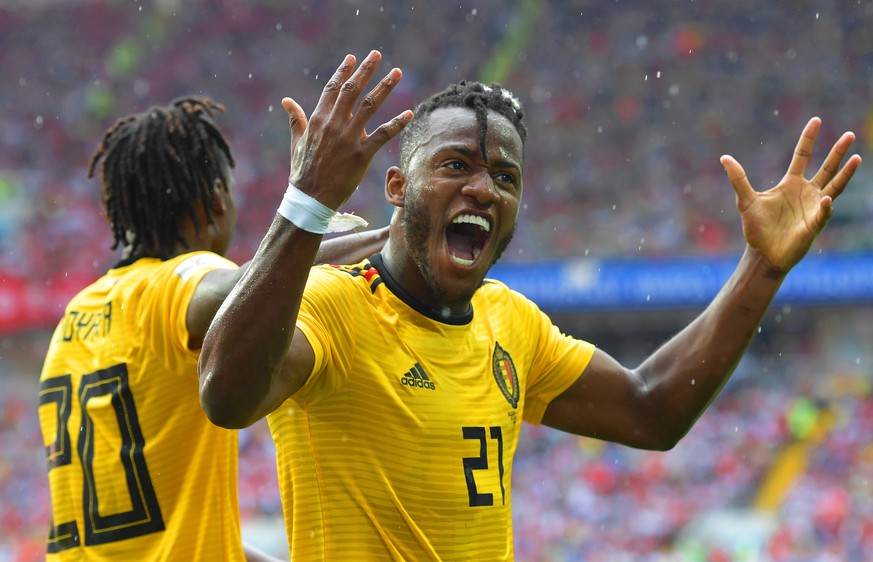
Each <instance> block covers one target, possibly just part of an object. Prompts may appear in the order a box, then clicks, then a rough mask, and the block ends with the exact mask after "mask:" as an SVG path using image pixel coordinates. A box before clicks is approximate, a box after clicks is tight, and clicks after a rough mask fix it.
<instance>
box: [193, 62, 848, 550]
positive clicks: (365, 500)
mask: <svg viewBox="0 0 873 562" xmlns="http://www.w3.org/2000/svg"><path fill="white" fill-rule="evenodd" d="M380 58H381V56H380V54H379V53H378V52H376V51H374V52H372V53H371V54H370V55H369V56H368V57H367V58H366V59H365V60H364V62H363V63H362V64H361V65H360V67H358V68H357V70H355V62H356V61H355V58H354V57H353V56H351V55H348V56H347V57H346V59H345V60H344V61H343V63H342V64H341V66H340V67H339V69H338V70H337V72H336V73H335V74H334V76H333V77H332V78H331V79H330V80H329V82H328V84H327V85H326V87H325V88H324V91H323V92H322V95H321V98H320V100H319V102H318V105H317V106H316V108H315V111H314V112H313V113H312V115H311V117H310V118H309V119H308V121H307V118H306V116H305V114H304V112H303V110H302V109H301V108H300V106H299V105H297V103H296V102H294V101H293V100H291V99H289V98H286V99H284V100H283V102H282V103H283V106H284V107H285V109H286V111H287V112H288V114H289V119H290V130H291V135H292V143H291V144H292V164H291V174H290V182H291V184H293V186H292V187H289V188H288V191H287V192H286V194H285V198H284V199H283V202H282V204H281V206H280V207H279V213H278V215H277V217H276V218H275V220H274V222H273V224H272V226H271V227H270V229H269V231H268V232H267V234H266V236H265V238H264V240H263V242H262V244H261V247H260V248H259V250H258V252H257V254H256V255H255V258H254V259H253V261H252V264H251V267H250V268H249V270H248V271H247V272H246V274H245V275H244V276H243V278H242V279H241V281H240V283H239V284H238V285H237V287H236V288H235V289H234V290H233V291H232V292H231V295H230V296H229V297H228V299H227V300H226V301H225V302H224V304H223V305H222V307H221V309H220V310H219V312H218V314H217V315H216V318H215V321H214V322H213V324H212V326H211V327H210V329H209V331H208V333H207V336H206V339H205V341H204V346H203V352H202V354H201V358H200V395H201V404H202V405H203V406H204V409H205V411H206V413H207V415H208V416H209V418H210V419H211V420H213V421H214V422H216V423H217V424H219V425H222V426H225V427H245V426H247V425H249V424H251V423H253V422H255V421H256V420H258V419H259V418H261V417H262V416H265V415H267V417H268V420H269V423H270V427H271V431H272V434H273V438H274V440H275V442H276V448H277V455H278V468H279V481H280V487H281V490H282V499H283V508H284V510H285V519H286V524H287V526H288V536H289V543H290V548H291V555H292V559H295V560H322V559H325V560H350V559H354V560H371V559H395V560H438V559H445V560H454V559H469V560H507V559H512V557H513V539H512V515H511V503H512V502H511V498H512V494H511V489H510V481H511V474H512V463H513V455H514V452H515V450H516V443H517V440H518V437H519V432H520V428H521V422H522V420H524V421H528V422H530V423H534V424H539V423H544V424H546V425H548V426H551V427H554V428H558V429H561V430H564V431H568V432H572V433H575V434H579V435H586V436H591V437H596V438H600V439H605V440H610V441H615V442H618V443H623V444H625V445H629V446H632V447H638V448H645V449H657V450H666V449H670V448H671V447H673V446H674V445H675V444H676V443H677V441H678V440H679V439H681V438H682V436H683V435H685V433H686V432H687V431H688V430H689V429H690V427H691V426H692V425H693V423H694V421H695V420H696V419H697V417H698V416H699V415H700V414H701V413H702V412H703V411H704V409H705V408H706V407H707V405H708V404H709V403H710V402H711V401H712V400H713V398H714V397H715V395H716V394H717V393H718V391H719V389H720V388H721V387H722V385H723V384H724V383H725V381H726V380H727V378H728V376H729V375H730V373H731V372H732V370H733V369H734V367H735V365H736V364H737V362H738V361H739V360H740V357H741V356H742V354H743V352H744V350H745V349H746V347H747V346H748V344H749V342H750V340H751V339H752V337H753V334H754V333H755V330H756V328H757V326H758V324H759V322H760V321H761V318H762V316H763V315H764V313H765V311H766V310H767V308H768V306H769V303H770V302H771V300H772V298H773V296H774V295H775V294H776V291H777V289H778V288H779V286H780V284H781V283H782V281H783V279H784V278H785V276H786V274H787V273H788V271H789V270H790V269H791V268H792V266H794V265H795V264H796V263H797V262H798V261H799V260H800V259H801V258H802V257H803V256H804V254H805V253H806V252H807V251H808V249H809V247H810V245H811V244H812V242H813V240H814V239H815V237H816V235H817V234H818V233H819V232H820V231H821V229H822V228H823V227H824V226H825V223H826V222H827V220H828V218H829V217H830V215H831V205H832V200H833V199H834V198H836V197H837V196H838V195H839V194H840V193H841V192H842V191H843V189H844V188H845V187H846V185H847V183H848V182H849V180H850V178H851V177H852V175H853V173H854V171H855V170H856V168H857V167H858V165H859V163H860V157H859V156H857V155H855V156H851V157H850V158H849V159H848V160H847V161H846V164H845V165H844V166H843V167H842V168H840V163H841V161H842V160H843V157H844V156H845V154H846V151H847V150H848V149H849V147H850V146H851V144H852V142H853V139H854V135H853V134H852V133H846V134H844V135H843V136H842V137H841V138H840V139H839V140H838V141H837V142H836V143H835V145H834V147H833V148H832V149H831V151H830V153H829V154H828V156H827V158H826V159H825V161H824V164H823V165H822V167H821V168H820V169H819V170H818V172H816V173H815V175H814V176H813V177H812V179H806V178H805V177H804V175H803V174H804V172H805V170H806V168H807V164H808V161H809V157H810V152H811V149H812V146H813V143H814V140H815V137H816V135H817V133H818V131H819V127H820V121H819V120H818V119H817V118H814V119H811V120H810V121H809V123H808V124H807V125H806V127H805V128H804V130H803V134H802V136H801V138H800V141H799V142H798V144H797V148H796V150H795V153H794V156H793V158H792V160H791V163H790V165H789V168H788V173H787V174H786V175H785V176H784V177H783V178H782V180H781V181H780V182H779V183H778V184H777V185H776V186H775V187H773V188H772V189H770V190H768V191H766V192H763V193H759V192H757V191H755V190H754V189H753V188H752V186H751V185H750V184H749V181H748V180H747V178H746V176H745V174H744V172H743V169H742V167H741V166H740V164H739V163H738V162H737V161H736V160H734V159H733V158H732V157H730V156H723V157H722V160H721V162H722V164H723V165H724V167H725V169H726V171H727V175H728V177H729V179H730V182H731V184H732V185H733V188H734V191H735V193H736V199H737V206H738V209H739V211H740V215H741V217H742V222H743V231H744V233H745V237H746V240H747V242H748V244H747V248H746V250H745V253H744V255H743V256H742V258H741V259H740V262H739V264H738V266H737V268H736V270H735V272H734V273H733V275H732V276H731V278H730V279H729V280H728V281H727V283H726V285H725V286H724V287H723V288H722V290H721V291H720V293H719V294H718V296H717V297H716V298H715V299H714V301H713V302H712V303H711V304H710V305H709V306H708V307H707V308H706V309H705V310H704V311H703V312H702V313H701V314H700V316H698V317H697V318H696V319H695V320H694V321H693V322H692V323H691V324H690V325H689V326H688V327H687V328H685V329H684V330H682V331H681V332H680V333H678V334H677V335H676V336H674V337H673V338H672V339H670V340H669V341H668V342H666V343H665V344H664V345H662V346H661V347H660V348H659V349H658V350H656V351H655V352H654V353H653V354H652V355H651V356H650V357H648V358H647V359H646V360H645V361H643V362H642V364H640V365H639V366H637V367H635V368H631V367H626V366H623V365H621V364H619V363H618V362H617V361H616V360H615V359H613V358H612V357H611V356H609V355H608V354H607V353H606V352H604V351H602V350H599V349H595V348H594V347H593V346H592V345H591V344H589V343H586V342H584V341H579V340H575V339H573V338H570V337H568V336H565V335H562V334H561V333H560V331H559V330H558V328H557V327H555V326H554V325H553V324H552V322H551V321H550V320H549V319H548V318H547V317H546V316H545V315H544V314H543V313H542V312H540V311H539V310H538V309H537V307H536V306H535V305H534V304H533V303H532V302H530V301H529V300H527V299H526V298H525V297H523V296H522V295H520V294H518V293H516V292H514V291H511V290H510V289H508V288H507V287H506V286H504V285H502V284H501V283H499V282H497V281H493V280H488V279H486V273H487V271H488V269H489V268H490V267H491V265H492V264H493V263H494V262H495V261H496V260H497V259H498V257H499V256H500V254H501V252H502V251H503V249H504V248H505V247H506V245H507V244H508V243H509V240H510V238H511V237H512V234H513V230H514V228H515V225H516V219H517V214H518V209H519V201H520V198H521V196H522V171H523V168H524V143H525V139H526V136H527V132H526V129H525V126H524V124H523V122H522V107H521V104H520V103H519V102H518V100H517V99H516V98H515V97H514V96H513V95H512V94H511V93H509V92H508V91H507V90H505V89H503V88H502V87H500V86H499V85H491V86H486V85H483V84H479V83H461V84H458V85H455V86H451V87H449V88H448V89H446V90H445V91H443V92H440V93H438V94H436V95H434V96H432V97H431V98H429V99H428V100H426V101H425V102H423V103H422V104H420V105H419V106H418V107H417V108H416V110H415V113H414V116H413V113H412V112H409V111H406V112H403V113H401V114H400V115H398V116H397V117H395V118H393V119H392V120H390V121H388V122H386V123H384V124H382V125H381V126H380V127H378V128H376V129H375V130H374V131H373V132H372V133H369V134H368V133H367V132H366V131H365V127H366V125H367V123H368V122H369V120H370V119H371V118H372V116H373V114H374V112H375V110H376V109H377V108H378V107H379V106H380V105H381V104H382V102H383V101H384V100H385V98H386V97H387V96H388V94H389V93H390V92H391V90H392V88H393V87H394V85H396V83H397V81H398V80H399V79H400V78H401V72H400V70H399V69H392V70H391V71H390V72H389V73H388V74H387V75H386V76H385V78H383V79H382V81H381V82H380V83H379V84H378V85H377V86H376V87H375V88H374V89H373V90H372V91H371V92H369V94H367V95H365V96H364V97H363V98H361V100H360V102H358V99H359V96H360V95H361V92H362V89H363V87H364V86H365V84H366V83H367V82H368V81H369V79H370V78H371V77H372V75H373V73H374V72H375V68H376V66H377V65H378V63H379V61H380ZM404 127H405V130H404V131H403V134H402V137H401V144H400V163H399V166H398V167H391V168H390V169H389V170H388V171H387V174H386V180H385V193H386V197H387V200H388V201H389V203H391V204H392V205H394V206H395V212H394V216H393V218H392V221H391V225H390V234H389V238H388V242H387V243H386V244H385V247H384V249H383V250H382V251H381V252H380V253H377V254H375V255H373V256H372V257H370V258H369V259H367V260H364V261H363V262H362V263H360V264H358V265H355V266H353V267H338V268H330V267H315V268H312V270H311V271H310V270H309V269H308V268H306V267H304V266H305V264H308V263H310V262H311V261H312V259H313V257H314V255H315V252H316V250H317V248H318V243H319V240H320V239H321V236H320V234H319V232H321V231H322V230H323V225H324V224H325V221H326V220H327V218H328V217H329V214H330V210H332V209H336V208H338V207H339V206H340V205H341V204H342V203H343V201H345V199H346V198H347V197H348V196H349V195H350V194H351V193H352V192H353V190H354V188H355V186H357V184H358V181H359V179H360V178H361V177H362V175H363V174H364V172H365V170H366V169H367V166H368V165H369V163H370V161H371V158H372V157H373V155H374V153H375V152H376V151H377V150H379V148H380V147H381V146H383V145H384V143H385V142H387V141H388V140H389V139H390V138H392V137H394V136H395V135H396V134H398V133H399V132H400V131H401V129H404ZM313 200H315V201H316V202H318V204H317V205H314V204H313V203H312V201H313ZM320 206H324V207H326V208H327V209H328V212H326V213H322V212H320V211H319V212H316V209H319V210H323V209H322V208H321V207H320ZM267 310H269V311H270V314H269V315H268V314H265V312H266V311H267ZM292 326H294V327H293V328H292Z"/></svg>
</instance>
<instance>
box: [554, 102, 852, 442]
mask: <svg viewBox="0 0 873 562" xmlns="http://www.w3.org/2000/svg"><path fill="white" fill-rule="evenodd" d="M820 127H821V121H820V120H819V119H818V118H813V119H811V120H810V121H809V122H808V123H807V125H806V127H805V128H804V130H803V134H802V135H801V137H800V140H799V141H798V143H797V147H796V149H795V151H794V156H793V157H792V159H791V163H790V165H789V167H788V172H787V173H786V174H785V176H784V177H783V178H782V180H781V181H780V182H779V183H778V184H777V185H776V186H775V187H773V188H772V189H769V190H767V191H764V192H758V191H756V190H755V189H754V188H752V186H751V184H750V183H749V180H748V178H747V177H746V174H745V172H744V171H743V168H742V166H740V164H739V163H738V162H737V161H736V160H735V159H734V158H732V157H731V156H722V158H721V162H722V164H723V165H724V167H725V170H726V172H727V175H728V178H729V179H730V182H731V184H732V186H733V189H734V192H735V193H736V201H737V208H738V209H739V211H740V215H741V218H742V223H743V233H744V236H745V238H746V242H747V246H746V250H745V252H744V254H743V256H742V258H741V260H740V263H739V264H738V266H737V268H736V270H735V271H734V273H733V275H732V276H731V277H730V279H729V280H728V281H727V283H726V284H725V286H724V287H722V289H721V290H720V292H719V293H718V295H717V296H716V298H715V299H714V300H713V302H712V303H711V304H710V305H709V306H708V307H707V308H706V309H705V310H704V311H703V313H702V314H701V315H700V316H698V317H697V318H696V319H695V320H694V321H693V322H692V323H691V324H689V325H688V326H687V327H686V328H684V329H683V330H682V331H681V332H679V333H678V334H677V335H675V336H674V337H673V338H671V339H670V340H669V341H667V342H666V343H665V344H664V345H663V346H661V347H660V348H659V349H657V350H656V351H655V352H654V353H653V354H652V355H651V356H650V357H648V358H647V359H646V360H645V361H643V363H642V364H641V365H639V366H638V367H637V368H635V369H630V368H627V367H624V366H622V365H621V364H619V362H618V361H616V360H615V359H613V358H612V357H610V356H609V355H608V354H606V353H605V352H603V351H600V350H598V351H597V352H595V355H594V358H593V359H592V361H591V363H590V364H589V366H588V367H587V368H586V370H585V372H584V373H582V375H581V376H580V377H579V379H578V380H577V381H576V382H575V383H574V384H572V385H571V386H570V388H569V389H567V391H565V392H564V393H563V394H562V395H561V396H559V397H558V398H557V399H555V400H554V401H553V402H552V403H551V404H550V406H549V407H548V409H547V410H546V413H545V416H544V418H543V423H545V424H547V425H549V426H552V427H556V428H559V429H563V430H565V431H570V432H573V433H577V434H580V435H588V436H592V437H597V438H600V439H605V440H609V441H616V442H619V443H624V444H626V445H630V446H633V447H639V448H646V449H661V450H666V449H669V448H672V447H673V446H674V445H675V444H676V443H677V442H678V441H679V439H681V438H682V436H684V435H685V434H686V433H687V432H688V430H689V429H690V428H691V426H692V425H693V424H694V422H695V421H696V420H697V418H698V417H699V416H700V415H701V413H703V411H704V410H705V409H706V407H707V406H708V405H709V404H710V402H711V401H712V400H713V398H715V396H716V395H717V394H718V392H719V390H720V389H721V388H722V386H723V385H724V383H725V382H726V381H727V379H728V377H729V376H730V374H731V373H732V372H733V370H734V368H735V367H736V365H737V363H738V362H739V360H740V358H741V357H742V355H743V353H744V352H745V350H746V348H747V347H748V345H749V343H750V342H751V340H752V337H753V336H754V334H755V332H756V330H757V328H758V325H759V324H760V322H761V320H762V318H763V316H764V314H765V313H766V311H767V308H768V307H769V306H770V303H771V301H772V300H773V297H774V296H775V295H776V292H777V291H778V290H779V287H780V285H781V284H782V281H783V280H784V279H785V276H786V275H787V273H788V271H789V270H790V269H791V268H792V267H793V266H794V265H795V264H797V263H798V262H799V261H800V260H801V259H802V258H803V256H805V255H806V253H807V252H808V251H809V248H810V247H811V245H812V243H813V241H814V240H815V238H816V236H818V234H819V233H820V232H821V230H822V229H823V228H824V226H825V224H826V223H827V221H828V219H829V218H830V216H831V213H832V203H833V200H834V199H835V198H836V197H838V196H839V195H840V193H842V192H843V189H845V187H846V185H847V184H848V183H849V180H850V179H851V178H852V175H853V174H854V173H855V170H856V169H857V168H858V165H859V164H860V163H861V158H860V157H859V156H858V155H854V156H852V157H850V158H849V159H848V160H847V161H846V164H845V165H844V166H843V167H842V168H840V162H842V160H843V158H844V157H845V155H846V153H847V152H848V150H849V148H850V146H851V145H852V142H853V141H854V138H855V136H854V134H852V133H845V134H843V136H842V137H841V138H840V139H839V140H838V141H837V142H836V143H835V144H834V146H833V148H832V149H831V151H830V153H829V154H828V156H827V158H826V159H825V161H824V163H823V164H822V166H821V168H820V169H819V170H818V172H817V173H816V174H815V176H813V177H812V179H806V178H805V177H804V173H805V171H806V168H807V165H808V163H809V158H810V154H811V153H812V147H813V144H814V142H815V138H816V136H817V135H818V132H819V129H820Z"/></svg>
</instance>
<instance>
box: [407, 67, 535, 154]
mask: <svg viewBox="0 0 873 562" xmlns="http://www.w3.org/2000/svg"><path fill="white" fill-rule="evenodd" d="M447 107H466V108H469V109H472V110H473V111H474V112H475V114H476V123H478V125H479V149H480V150H481V151H482V154H483V155H485V154H486V151H485V138H486V136H487V134H488V112H489V111H494V112H496V113H498V114H500V115H502V116H504V117H506V118H507V119H508V120H509V122H510V123H512V125H513V126H514V127H515V130H516V132H518V136H519V137H520V138H521V144H522V146H524V142H525V139H526V138H527V127H526V126H525V124H524V123H523V122H522V117H524V109H523V108H522V105H521V102H520V101H519V100H518V98H516V97H515V95H513V93H512V92H510V91H509V90H507V89H506V88H504V87H503V86H501V85H500V84H497V83H492V84H491V85H485V84H483V83H481V82H475V81H474V82H468V81H466V80H462V81H461V82H458V83H457V84H452V85H450V86H448V87H447V88H446V89H444V90H443V91H441V92H437V93H436V94H434V95H432V96H430V97H429V98H427V99H426V100H424V101H423V102H421V103H420V104H418V106H417V107H416V108H415V111H414V117H413V118H412V121H411V122H410V123H409V124H408V125H407V126H406V127H405V128H404V129H403V132H402V133H401V137H400V166H401V168H403V169H404V170H406V169H407V168H408V165H409V159H410V158H411V156H412V153H413V150H414V148H415V146H417V145H418V143H419V142H420V140H421V139H420V136H421V132H422V130H423V129H424V125H425V123H427V118H428V116H429V115H430V114H431V113H433V112H434V111H436V110H437V109H442V108H447Z"/></svg>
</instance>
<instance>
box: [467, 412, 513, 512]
mask: <svg viewBox="0 0 873 562" xmlns="http://www.w3.org/2000/svg"><path fill="white" fill-rule="evenodd" d="M488 429H489V434H490V437H491V439H493V440H495V441H497V468H498V470H499V476H500V496H501V502H502V505H506V490H505V489H504V487H503V430H502V429H501V428H500V426H499V425H495V426H491V427H490V428H488ZM461 431H462V432H463V435H464V439H474V440H478V441H479V456H478V457H464V459H463V460H464V478H465V479H466V481H467V495H468V497H469V499H470V507H481V506H490V505H494V494H480V493H479V491H478V489H477V488H476V479H475V478H474V477H473V471H474V470H487V469H488V439H487V436H486V432H485V428H484V427H481V426H469V427H462V428H461Z"/></svg>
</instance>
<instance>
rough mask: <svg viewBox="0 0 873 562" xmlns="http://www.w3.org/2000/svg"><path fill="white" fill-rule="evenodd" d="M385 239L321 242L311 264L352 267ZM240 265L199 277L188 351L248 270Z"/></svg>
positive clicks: (384, 235) (383, 231) (372, 233)
mask: <svg viewBox="0 0 873 562" xmlns="http://www.w3.org/2000/svg"><path fill="white" fill-rule="evenodd" d="M387 239H388V227H387V226H385V227H382V228H377V229H374V230H366V231H363V232H353V233H351V234H345V235H343V236H338V237H336V238H331V239H330V240H324V241H322V243H321V245H320V246H319V247H318V254H317V255H316V256H315V263H334V264H352V263H357V262H359V261H361V260H362V259H364V258H367V257H369V256H371V255H373V254H374V253H376V252H378V251H379V250H381V249H382V246H384V245H385V241H386V240H387ZM249 263H251V262H246V263H244V264H243V265H242V266H241V267H240V268H239V269H233V270H231V269H213V270H212V271H210V272H209V273H207V274H206V275H204V276H203V279H202V280H201V281H200V283H198V284H197V288H196V289H195V290H194V295H193V296H192V297H191V302H190V303H188V312H187V326H188V334H189V337H188V347H189V348H191V349H200V347H201V346H202V345H203V338H204V337H206V330H207V329H208V328H209V324H211V323H212V319H213V318H214V317H215V313H216V312H217V311H218V307H219V306H221V303H223V302H224V299H226V298H227V295H229V294H230V291H231V290H232V289H233V287H234V285H236V282H237V281H239V280H240V278H241V277H242V276H243V274H244V273H245V272H246V270H247V269H248V267H249Z"/></svg>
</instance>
